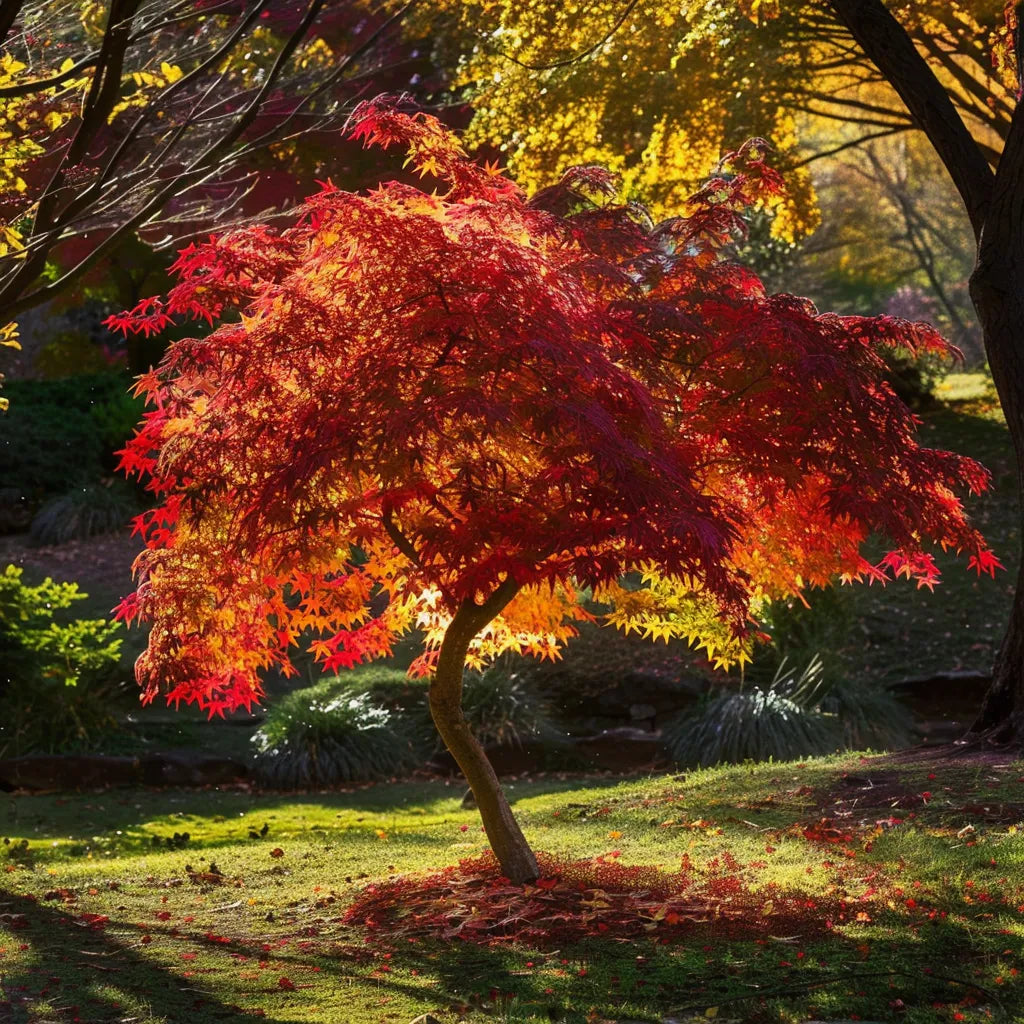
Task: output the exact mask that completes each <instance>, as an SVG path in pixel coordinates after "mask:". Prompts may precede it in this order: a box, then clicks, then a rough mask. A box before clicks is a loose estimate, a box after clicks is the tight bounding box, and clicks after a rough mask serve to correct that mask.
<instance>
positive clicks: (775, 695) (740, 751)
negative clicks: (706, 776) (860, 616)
mask: <svg viewBox="0 0 1024 1024" xmlns="http://www.w3.org/2000/svg"><path fill="white" fill-rule="evenodd" d="M821 671H822V665H821V661H820V660H819V659H817V658H813V659H812V660H811V661H810V662H809V663H808V665H807V667H806V668H805V669H804V670H803V671H802V672H801V673H799V674H797V673H796V672H795V671H794V670H787V669H786V664H785V662H783V663H782V664H781V665H780V666H779V669H778V671H777V672H776V674H775V678H774V679H772V681H771V682H770V683H769V684H768V685H767V686H763V687H762V686H749V687H745V688H743V689H740V690H729V691H726V692H724V693H718V694H712V695H711V696H709V697H708V698H707V699H705V700H704V701H702V702H701V703H700V704H699V705H698V706H697V707H696V708H695V709H693V710H692V711H686V712H684V713H683V714H681V715H678V716H677V717H676V718H674V719H673V720H672V721H670V722H669V723H668V725H666V727H665V730H664V732H663V734H662V745H663V746H664V748H665V750H666V752H667V753H668V755H669V756H670V757H671V758H672V760H673V761H676V762H678V763H679V764H684V765H699V766H702V767H708V766H711V765H716V764H722V763H733V764H737V763H740V762H742V761H768V760H776V761H780V760H791V759H796V758H801V757H809V756H812V755H814V754H825V753H828V752H830V751H833V750H835V749H836V748H837V747H838V746H839V745H840V740H839V732H838V727H837V725H836V721H835V717H834V716H828V715H825V714H823V713H822V711H821V708H820V705H819V698H820V695H821V691H822V679H821Z"/></svg>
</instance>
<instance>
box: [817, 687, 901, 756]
mask: <svg viewBox="0 0 1024 1024" xmlns="http://www.w3.org/2000/svg"><path fill="white" fill-rule="evenodd" d="M821 710H822V711H823V712H824V713H825V714H826V715H828V716H829V717H830V718H831V720H832V721H833V722H834V723H835V725H836V730H837V742H838V744H839V745H840V746H841V747H843V748H844V749H846V750H899V749H901V748H902V747H906V746H908V745H909V744H910V743H912V742H913V741H914V739H915V736H916V730H915V728H914V716H913V713H912V712H911V711H910V709H909V708H908V707H907V706H906V705H905V704H903V703H902V702H901V701H900V699H899V698H898V697H897V696H896V695H895V694H894V693H893V692H892V690H890V689H888V688H887V687H884V686H879V685H876V684H873V683H864V682H859V681H857V680H850V679H847V678H845V677H844V678H841V679H839V680H837V681H836V682H834V683H832V684H831V685H830V686H829V687H828V689H827V691H826V692H825V694H824V696H823V697H822V699H821Z"/></svg>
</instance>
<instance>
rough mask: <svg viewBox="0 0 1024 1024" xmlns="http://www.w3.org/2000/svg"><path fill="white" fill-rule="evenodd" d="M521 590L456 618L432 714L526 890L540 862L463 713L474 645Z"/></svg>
mask: <svg viewBox="0 0 1024 1024" xmlns="http://www.w3.org/2000/svg"><path fill="white" fill-rule="evenodd" d="M517 590H518V588H517V587H516V586H515V585H514V584H512V583H511V582H508V583H503V584H502V585H501V586H500V587H499V588H498V589H497V590H496V591H495V592H494V594H492V595H491V597H490V598H489V599H488V600H487V601H486V602H485V603H484V604H483V605H478V604H475V603H474V602H472V601H467V602H465V603H464V604H463V605H462V607H461V608H459V610H458V611H457V612H456V613H455V617H454V618H453V619H452V622H451V625H450V626H449V627H448V629H447V631H446V632H445V635H444V641H443V643H442V644H441V651H440V654H439V656H438V659H437V671H436V672H435V674H434V678H433V680H432V681H431V684H430V714H431V717H432V718H433V719H434V724H435V725H436V726H437V731H438V732H439V733H440V734H441V739H443V740H444V742H445V745H446V746H447V747H448V750H449V751H450V753H451V755H452V757H454V758H455V760H456V762H457V763H458V766H459V767H460V768H461V769H462V773H463V775H465V776H466V781H467V782H468V783H469V786H470V788H471V789H472V790H473V796H474V797H475V798H476V805H477V807H478V808H479V810H480V817H481V818H482V819H483V824H484V831H486V833H487V838H488V840H489V841H490V844H491V849H492V850H493V851H494V855H495V857H497V858H498V863H499V864H500V865H501V871H502V874H504V875H505V876H506V877H507V878H508V879H509V880H510V881H512V882H514V883H515V884H516V885H522V884H523V883H524V882H532V881H534V880H535V879H536V878H537V876H538V874H539V871H538V868H537V859H536V858H535V857H534V855H533V851H532V850H531V849H530V846H529V844H528V843H527V841H526V837H525V836H524V835H523V832H522V829H520V827H519V823H518V822H517V821H516V819H515V818H514V817H513V815H512V809H511V808H510V807H509V805H508V800H506V799H505V794H504V793H503V792H502V789H501V785H500V783H499V782H498V776H497V774H496V773H495V771H494V768H493V767H492V766H491V762H490V761H489V760H488V759H487V755H486V754H485V753H484V749H483V747H482V746H481V745H480V743H479V742H478V741H477V739H476V737H475V736H474V735H473V733H472V731H471V730H470V728H469V723H468V722H467V721H466V716H465V715H464V714H463V713H462V673H463V671H464V669H465V664H466V651H467V650H468V649H469V644H470V641H471V640H472V639H473V637H475V636H476V635H477V633H479V632H480V630H481V629H483V627H484V626H486V625H487V623H488V622H490V621H491V619H492V618H494V616H495V615H497V614H498V612H500V611H501V609H502V608H503V607H504V606H505V605H506V604H508V602H509V601H511V600H512V598H513V597H515V594H516V591H517Z"/></svg>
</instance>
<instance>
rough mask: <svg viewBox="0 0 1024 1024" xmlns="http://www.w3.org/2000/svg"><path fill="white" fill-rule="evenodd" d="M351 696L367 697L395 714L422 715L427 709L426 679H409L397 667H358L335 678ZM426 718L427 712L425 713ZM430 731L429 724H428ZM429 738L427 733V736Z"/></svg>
mask: <svg viewBox="0 0 1024 1024" xmlns="http://www.w3.org/2000/svg"><path fill="white" fill-rule="evenodd" d="M335 678H336V679H337V680H338V683H339V684H341V685H344V686H347V687H348V690H349V692H350V693H352V694H364V693H365V694H368V695H369V696H370V697H371V699H372V700H373V701H374V703H377V704H380V705H381V706H382V707H385V708H387V709H388V710H390V711H395V712H398V713H402V712H411V713H412V714H414V715H415V714H422V712H423V711H425V710H426V709H427V690H428V689H429V688H430V682H429V680H427V679H410V678H409V676H408V675H407V674H406V673H405V672H404V671H403V670H402V669H400V668H393V667H391V666H389V665H379V664H377V665H362V666H360V667H359V668H355V669H352V671H350V672H345V673H343V674H341V675H339V676H336V677H335ZM427 714H428V715H429V711H427ZM430 728H431V731H433V728H434V726H433V722H431V723H430ZM428 735H430V734H428Z"/></svg>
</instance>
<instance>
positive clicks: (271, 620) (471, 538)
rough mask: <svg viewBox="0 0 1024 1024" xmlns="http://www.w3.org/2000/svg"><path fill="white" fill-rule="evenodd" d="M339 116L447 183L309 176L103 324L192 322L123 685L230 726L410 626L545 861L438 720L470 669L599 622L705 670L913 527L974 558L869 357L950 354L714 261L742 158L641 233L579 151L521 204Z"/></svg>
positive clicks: (194, 249)
mask: <svg viewBox="0 0 1024 1024" xmlns="http://www.w3.org/2000/svg"><path fill="white" fill-rule="evenodd" d="M353 133H354V135H355V136H356V137H358V138H362V139H364V140H366V141H367V142H368V143H371V144H377V145H382V146H388V145H390V144H392V143H398V144H400V145H402V146H403V147H405V149H407V150H408V154H409V161H410V162H411V163H412V165H413V166H414V167H415V168H417V169H418V170H419V171H420V172H421V173H422V174H424V175H431V176H433V177H434V178H436V179H437V180H439V181H440V182H441V183H443V188H444V189H445V191H443V193H442V194H438V193H437V192H426V191H422V190H420V189H418V188H415V187H413V186H410V185H406V184H399V183H396V182H391V183H388V184H385V185H382V186H381V187H380V188H379V189H378V190H377V191H374V192H371V193H370V194H356V193H351V192H345V191H340V190H339V189H337V188H335V187H334V186H333V185H331V184H330V183H327V184H326V185H325V186H324V187H323V190H322V191H321V192H320V193H319V194H318V195H315V196H313V197H312V198H310V199H309V200H308V201H307V203H306V205H305V209H304V211H303V213H302V215H301V217H300V219H299V220H298V222H297V223H296V224H295V225H294V226H293V227H291V228H290V229H288V230H284V231H281V232H271V231H269V230H266V229H262V228H258V227H250V228H246V229H244V230H239V231H236V232H233V233H230V234H227V235H224V236H223V237H220V238H211V239H210V240H209V241H208V242H205V243H203V244H200V245H192V246H190V247H189V248H187V249H185V250H183V251H182V252H181V255H180V258H179V259H178V261H177V263H176V265H175V269H176V271H177V274H178V278H179V283H178V284H177V285H176V286H175V287H174V289H173V290H172V291H171V292H170V293H169V295H168V296H167V297H166V299H163V300H161V299H157V298H153V299H148V300H146V301H145V302H143V303H141V304H140V305H139V307H138V308H137V309H135V310H133V311H132V312H130V313H127V314H124V315H122V316H120V317H114V318H111V320H112V323H113V324H114V325H115V326H119V327H121V328H122V329H124V330H126V331H143V332H146V331H153V330H159V329H160V328H161V327H163V326H165V325H166V324H167V323H168V322H169V321H170V320H171V319H172V318H173V317H176V316H181V315H184V316H189V317H195V318H198V319H202V320H206V321H208V322H209V323H210V324H211V325H214V326H215V329H214V330H213V331H212V332H211V333H208V334H207V335H206V336H205V337H202V338H193V339H188V340H183V341H178V342H175V343H174V344H172V345H171V347H170V349H169V350H168V352H167V355H166V357H165V358H164V361H163V362H162V364H161V365H160V366H159V368H157V369H156V370H155V371H153V372H150V373H148V374H146V375H144V376H143V377H142V378H140V380H139V383H138V390H139V391H140V392H141V393H143V394H145V395H146V396H147V397H148V399H149V401H150V403H151V405H152V407H153V408H152V411H150V412H148V413H147V414H146V417H145V421H144V423H143V425H142V426H141V428H140V429H139V431H138V433H137V434H136V436H135V438H134V439H133V440H132V441H131V442H130V443H129V445H128V446H127V448H126V449H125V450H124V452H123V466H124V468H125V470H126V471H127V472H129V473H137V474H140V475H141V476H143V477H146V478H148V486H149V488H150V490H151V491H152V492H153V493H154V495H156V497H157V499H158V501H159V504H158V506H157V507H156V508H154V509H153V510H152V511H149V512H147V513H145V514H144V515H143V516H140V517H139V520H138V522H137V529H138V531H139V532H140V533H141V535H142V537H143V538H144V540H145V544H146V548H145V550H144V551H143V552H142V553H141V555H140V556H139V558H138V560H137V562H136V567H135V568H136V573H137V579H138V587H137V590H136V592H135V593H134V594H133V595H132V596H130V597H129V598H128V599H126V600H125V601H124V603H123V604H122V605H121V607H120V609H119V615H120V617H121V618H123V619H125V620H128V621H131V620H134V619H141V620H143V621H147V622H149V623H150V624H151V632H150V637H149V646H148V649H147V651H146V652H145V653H144V654H143V655H142V657H141V658H140V659H139V662H138V665H137V674H138V679H139V682H140V684H141V685H142V687H143V690H144V693H143V699H144V700H152V699H153V698H154V697H156V696H157V694H160V693H163V694H165V696H166V698H167V700H168V701H172V702H175V703H177V702H180V701H185V702H186V703H198V704H199V705H200V706H201V707H203V708H206V709H208V710H209V711H210V713H211V714H213V713H220V714H222V713H224V712H226V711H230V710H231V709H234V708H237V707H239V706H246V707H248V706H249V705H251V704H252V703H253V702H254V701H258V700H259V699H260V697H261V688H260V679H259V674H260V672H261V670H264V669H267V668H269V667H277V668H279V669H281V670H284V671H285V672H289V671H292V668H291V664H290V654H291V652H292V650H293V649H294V648H295V646H296V644H297V643H298V642H299V641H300V640H301V639H302V638H303V637H307V636H312V637H313V639H312V641H311V649H312V651H313V653H314V655H315V656H316V658H317V659H318V660H319V661H320V662H321V663H322V665H323V667H324V668H325V669H326V670H336V669H341V668H349V667H352V666H354V665H356V664H358V663H360V662H362V661H365V660H368V659H372V658H376V657H380V656H384V655H387V654H388V653H389V652H390V650H391V648H392V644H393V642H394V640H395V638H396V637H398V636H400V635H401V634H403V633H405V632H407V631H409V630H412V629H419V630H422V635H423V638H424V641H423V653H422V654H421V656H420V657H419V658H418V659H417V660H416V662H415V663H414V665H413V669H412V671H413V672H415V673H421V674H428V675H430V676H431V677H432V681H431V686H430V691H429V693H430V696H429V700H430V708H431V712H432V715H433V718H434V721H435V723H436V725H437V728H438V730H439V731H440V733H441V736H442V737H443V739H444V741H445V743H446V744H447V746H448V748H449V750H450V751H451V753H452V754H453V755H454V757H455V759H456V760H457V761H458V763H459V765H460V767H461V768H462V770H463V771H464V773H465V775H466V778H467V780H468V781H469V784H470V785H471V787H472V788H473V791H474V793H475V795H476V799H477V803H478V806H479V808H480V812H481V815H482V818H483V824H484V827H485V829H486V831H487V835H488V838H489V840H490V843H491V846H492V848H493V850H494V852H495V854H496V856H497V858H498V861H499V863H500V865H501V868H502V871H503V873H504V874H505V875H507V876H508V877H509V878H510V879H512V880H513V881H515V882H521V881H524V880H527V879H531V878H533V877H536V872H537V867H536V861H535V859H534V857H533V854H532V852H531V851H530V848H529V846H528V845H527V843H526V840H525V839H524V837H523V834H522V832H521V831H520V829H519V827H518V825H517V823H516V821H515V819H514V818H513V816H512V814H511V811H510V810H509V806H508V804H507V802H506V800H505V798H504V796H503V794H502V792H501V789H500V787H499V784H498V780H497V778H496V776H495V773H494V771H493V769H492V768H491V765H490V764H489V762H488V760H487V758H486V756H485V754H484V752H483V750H482V748H481V747H480V745H479V744H478V743H477V741H476V740H475V739H474V737H473V736H472V734H471V733H470V731H469V729H468V727H467V725H466V722H465V719H464V717H463V715H462V712H461V708H460V700H461V688H462V676H463V669H464V666H465V665H466V664H467V663H469V664H471V665H477V664H480V663H482V662H485V661H487V660H488V659H490V658H492V657H494V656H495V655H497V654H499V653H502V652H508V651H512V652H517V653H522V654H531V655H534V656H538V657H555V656H557V652H558V650H559V647H560V646H561V645H562V644H563V643H564V642H565V641H567V640H568V639H569V638H570V637H571V636H572V635H573V633H574V623H575V622H578V621H579V620H582V619H588V618H591V617H592V613H591V611H589V610H588V608H593V607H601V608H604V609H605V612H604V617H605V619H606V620H607V621H608V622H609V623H612V624H614V625H615V626H618V627H620V628H622V629H625V630H638V631H642V632H643V633H645V634H646V635H647V636H649V637H651V638H655V639H656V638H669V637H685V638H687V639H689V640H690V641H691V642H692V643H694V644H696V645H698V646H701V647H703V648H704V649H706V651H707V653H708V655H709V656H711V657H712V658H714V659H715V660H716V661H719V662H723V663H728V662H731V661H735V660H741V659H743V658H744V657H746V651H747V647H748V645H749V643H750V642H751V636H752V631H753V630H754V629H755V628H756V626H755V623H756V617H757V612H758V608H759V607H760V605H761V604H762V603H763V602H764V601H768V600H772V599H777V598H780V597H784V596H786V595H792V594H796V593H798V592H799V591H801V590H802V589H803V588H805V587H808V586H814V585H819V584H824V583H826V582H827V581H829V580H831V579H833V578H835V577H836V576H840V577H842V578H844V579H849V580H853V579H864V578H867V579H877V580H883V579H885V578H886V577H889V576H893V575H904V576H908V577H911V578H914V579H916V580H917V581H918V583H919V584H922V585H928V586H930V585H932V584H933V582H934V581H935V577H936V575H937V573H936V569H935V566H934V563H933V561H932V559H931V557H930V556H929V554H928V553H927V551H926V550H925V544H926V543H927V542H933V543H937V544H939V545H942V546H944V547H952V548H955V549H958V550H962V551H964V552H965V553H966V554H967V555H968V556H969V559H970V561H969V564H970V565H971V566H973V567H974V568H976V569H978V570H979V571H988V572H992V571H994V569H995V567H996V565H997V564H998V563H996V561H995V559H994V557H993V555H992V554H991V553H990V552H989V551H988V549H987V547H986V545H985V543H984V541H983V539H982V538H981V536H980V535H979V534H978V533H977V532H976V531H975V530H974V529H973V528H972V527H971V526H970V525H969V524H968V522H967V520H966V518H965V514H964V511H963V509H962V507H961V504H960V502H959V500H958V499H957V497H956V493H955V492H957V491H958V490H969V491H972V492H977V491H980V490H982V489H983V488H984V487H985V486H986V483H987V474H986V472H985V470H984V469H982V467H980V466H979V465H977V464H976V463H975V462H972V461H971V460H970V459H967V458H963V457H961V456H958V455H955V454H952V453H949V452H941V451H934V450H929V449H926V448H923V447H921V446H920V445H919V444H918V442H917V439H916V435H915V421H914V417H913V416H912V414H911V413H910V412H909V411H908V410H907V409H906V408H905V407H904V406H903V405H902V404H901V402H900V401H899V400H898V399H897V398H896V397H895V395H894V394H893V392H892V391H891V389H890V388H889V387H888V385H887V384H886V383H885V381H884V378H883V362H882V360H881V358H880V355H879V347H880V346H882V345H886V344H895V345H903V346H906V347H909V348H911V349H914V350H919V349H930V350H936V351H940V352H942V351H946V350H947V346H946V345H945V344H944V343H943V341H942V340H941V339H940V338H939V337H938V336H937V335H936V334H935V332H934V331H933V330H932V329H931V328H929V327H927V326H926V325H923V324H915V323H909V322H906V321H901V320H897V319H894V318H891V317H880V318H858V317H839V316H835V315H832V314H827V313H826V314H820V313H818V312H817V311H816V310H815V309H814V307H813V306H812V305H811V303H810V302H808V301H807V300H805V299H800V298H795V297H793V296H790V295H769V294H767V293H766V291H765V289H764V288H763V286H762V285H761V283H760V281H759V280H758V279H757V278H756V277H755V276H754V275H753V274H752V273H750V272H749V271H748V270H746V269H744V268H743V267H741V266H739V265H737V264H735V263H734V262H731V261H730V260H729V259H728V258H727V252H728V246H729V243H730V242H731V241H732V240H733V239H734V238H735V236H736V234H737V232H741V231H742V228H743V222H742V212H743V210H744V209H745V208H747V207H749V206H751V205H756V204H758V203H763V202H766V201H768V199H770V197H772V196H773V195H775V194H776V193H777V192H778V191H779V190H780V189H781V188H782V183H781V181H780V180H779V178H778V176H777V175H776V174H775V173H774V172H773V171H772V170H771V169H770V168H769V167H768V165H767V164H766V163H765V159H764V157H765V152H764V146H763V145H762V144H761V143H759V142H758V141H754V142H752V143H750V144H748V145H747V146H745V147H744V148H743V149H742V150H741V151H740V152H739V153H737V154H734V155H732V157H730V158H729V159H728V163H727V164H726V165H724V166H723V168H722V169H721V173H718V174H716V176H715V177H714V178H712V179H711V180H710V181H709V182H708V183H707V184H706V185H705V186H704V187H703V188H702V189H701V190H700V191H699V192H698V193H697V194H696V195H694V196H693V198H692V199H691V200H690V203H689V205H688V207H687V209H686V211H685V216H682V217H679V218H675V219H672V220H669V221H666V222H664V223H661V224H657V225H655V224H653V223H651V221H650V219H649V218H648V216H647V215H646V213H645V211H644V210H643V209H641V208H638V207H636V206H632V205H623V204H621V203H619V201H618V199H617V194H616V187H615V182H614V179H613V176H612V175H610V174H609V173H608V172H607V171H604V170H602V169H600V168H595V167H583V168H575V169H573V170H570V171H569V172H568V173H567V174H566V175H565V176H564V178H563V179H562V181H561V182H560V183H558V184H557V185H555V186H553V187H550V188H547V189H544V190H542V191H540V192H538V193H537V194H536V195H534V196H533V197H532V198H528V197H527V196H526V195H525V194H524V193H523V191H522V190H521V189H520V188H518V187H517V186H516V184H515V183H514V182H512V181H511V180H509V179H508V178H506V177H505V176H503V175H502V173H501V172H500V171H499V170H498V169H497V168H494V167H490V166H480V165H478V164H476V163H474V162H472V161H471V160H469V159H467V157H466V156H465V154H464V153H463V151H462V149H461V148H460V145H459V143H458V141H457V139H456V138H455V137H453V135H452V134H451V133H449V132H448V131H447V130H446V129H444V128H443V127H442V126H441V125H440V124H439V122H438V121H436V120H435V119H434V118H433V117H430V116H427V115H425V114H422V113H407V112H403V111H402V110H401V109H400V108H399V107H398V106H396V105H394V104H392V103H390V102H388V101H385V100H378V101H373V102H369V103H365V104H363V105H362V106H361V107H359V108H358V110H357V112H356V114H355V115H354V118H353ZM873 531H879V532H881V533H883V534H885V535H886V536H887V537H888V538H890V540H891V542H892V546H893V550H892V552H891V553H890V554H888V555H887V556H886V557H885V558H884V559H883V560H882V561H881V562H880V563H879V564H871V563H870V562H869V561H868V560H867V559H866V558H865V557H864V555H863V554H862V552H861V546H862V543H863V542H864V540H865V538H866V537H867V536H868V534H869V533H870V532H873ZM589 598H593V599H594V600H595V601H596V602H597V604H596V605H595V604H591V603H589V602H585V599H589Z"/></svg>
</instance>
